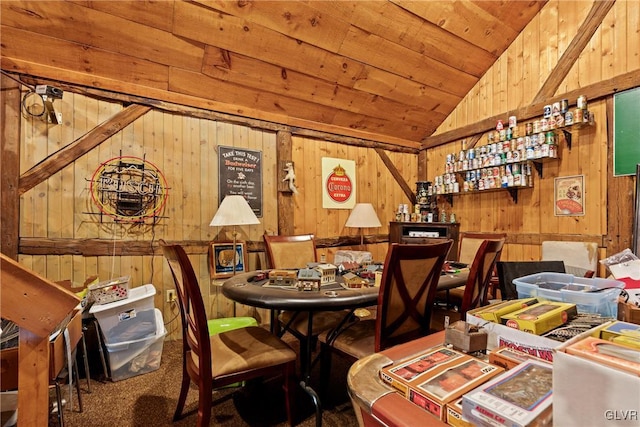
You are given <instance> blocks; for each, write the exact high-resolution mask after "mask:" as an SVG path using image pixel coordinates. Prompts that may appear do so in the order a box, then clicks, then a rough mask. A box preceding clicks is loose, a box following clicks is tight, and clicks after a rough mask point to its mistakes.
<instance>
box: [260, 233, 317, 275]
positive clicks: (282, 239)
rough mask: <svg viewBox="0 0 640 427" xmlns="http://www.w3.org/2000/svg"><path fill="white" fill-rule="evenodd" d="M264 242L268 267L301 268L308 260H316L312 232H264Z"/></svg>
mask: <svg viewBox="0 0 640 427" xmlns="http://www.w3.org/2000/svg"><path fill="white" fill-rule="evenodd" d="M264 243H265V247H266V254H267V262H268V264H269V267H270V268H303V267H306V266H307V263H309V262H317V261H318V254H317V252H316V243H315V239H314V236H313V234H301V235H297V236H269V235H266V234H265V235H264Z"/></svg>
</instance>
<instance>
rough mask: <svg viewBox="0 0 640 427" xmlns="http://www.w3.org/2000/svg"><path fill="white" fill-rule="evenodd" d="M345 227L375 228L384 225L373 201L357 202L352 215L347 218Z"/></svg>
mask: <svg viewBox="0 0 640 427" xmlns="http://www.w3.org/2000/svg"><path fill="white" fill-rule="evenodd" d="M344 226H345V227H353V228H375V227H382V224H380V220H379V219H378V215H376V211H375V210H374V209H373V205H372V204H371V203H356V205H355V206H354V208H353V210H352V211H351V215H349V218H348V219H347V222H346V224H345V225H344Z"/></svg>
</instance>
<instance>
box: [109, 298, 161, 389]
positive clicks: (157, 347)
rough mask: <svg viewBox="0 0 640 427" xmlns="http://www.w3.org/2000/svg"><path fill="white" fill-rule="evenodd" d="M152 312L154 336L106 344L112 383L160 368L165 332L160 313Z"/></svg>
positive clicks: (157, 311)
mask: <svg viewBox="0 0 640 427" xmlns="http://www.w3.org/2000/svg"><path fill="white" fill-rule="evenodd" d="M153 311H154V315H155V321H156V330H157V332H156V334H155V335H154V336H152V337H149V338H142V339H138V340H133V341H124V342H120V343H116V344H106V346H107V353H108V356H109V368H110V370H111V380H112V381H120V380H124V379H126V378H131V377H134V376H136V375H141V374H146V373H147V372H152V371H155V370H156V369H158V368H159V367H160V360H161V358H162V348H163V346H164V337H165V335H166V334H167V331H166V329H165V327H164V323H163V320H162V312H161V311H160V310H158V309H157V308H156V309H154V310H153Z"/></svg>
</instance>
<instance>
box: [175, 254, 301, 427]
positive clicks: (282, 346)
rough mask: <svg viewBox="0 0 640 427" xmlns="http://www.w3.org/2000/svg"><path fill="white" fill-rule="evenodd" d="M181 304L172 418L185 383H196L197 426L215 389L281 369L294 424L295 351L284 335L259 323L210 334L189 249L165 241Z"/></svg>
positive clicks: (182, 398)
mask: <svg viewBox="0 0 640 427" xmlns="http://www.w3.org/2000/svg"><path fill="white" fill-rule="evenodd" d="M162 251H163V253H164V256H165V258H166V259H167V262H168V263H169V268H170V270H171V274H172V276H173V280H174V283H175V286H176V293H177V295H178V302H179V306H180V314H181V315H180V317H181V320H182V325H183V327H182V340H183V350H184V351H183V374H182V384H181V388H180V396H179V398H178V405H177V407H176V411H175V414H174V416H173V420H174V421H177V420H179V419H180V418H182V417H183V414H182V411H183V409H184V405H185V401H186V398H187V393H188V392H189V385H190V382H191V381H192V382H193V383H194V384H196V385H197V386H198V395H199V401H198V419H197V425H198V426H208V425H209V422H210V419H211V405H212V392H213V389H215V388H219V387H223V386H227V385H229V384H233V383H237V382H241V381H245V380H249V379H252V378H258V377H266V376H275V375H281V376H282V377H283V381H284V385H283V388H284V391H285V405H286V413H287V419H288V422H289V424H290V425H293V414H292V404H293V392H294V388H295V367H296V353H295V352H294V351H293V350H292V349H291V347H289V346H288V345H287V344H286V343H285V342H284V341H282V340H281V339H279V338H278V337H276V336H275V335H273V334H271V333H270V332H269V331H267V330H265V329H263V328H261V327H259V326H248V327H244V328H240V329H233V330H229V331H225V332H221V333H218V334H214V335H209V331H208V326H207V317H206V311H205V305H204V301H203V300H202V294H201V292H200V287H199V285H198V280H197V278H196V275H195V272H194V271H193V267H192V265H191V262H190V261H189V258H188V257H187V254H186V253H185V251H184V249H183V248H182V247H181V246H179V245H163V246H162Z"/></svg>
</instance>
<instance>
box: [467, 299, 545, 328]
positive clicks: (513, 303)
mask: <svg viewBox="0 0 640 427" xmlns="http://www.w3.org/2000/svg"><path fill="white" fill-rule="evenodd" d="M537 302H538V299H537V298H523V299H516V300H510V301H502V302H500V303H497V304H492V305H489V306H485V307H482V309H481V310H479V311H477V312H476V316H478V317H481V318H483V319H485V320H489V321H490V322H496V323H502V322H501V320H502V316H504V315H505V314H509V313H512V312H514V311H517V310H520V309H523V308H526V307H529V306H531V305H533V304H535V303H537Z"/></svg>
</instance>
